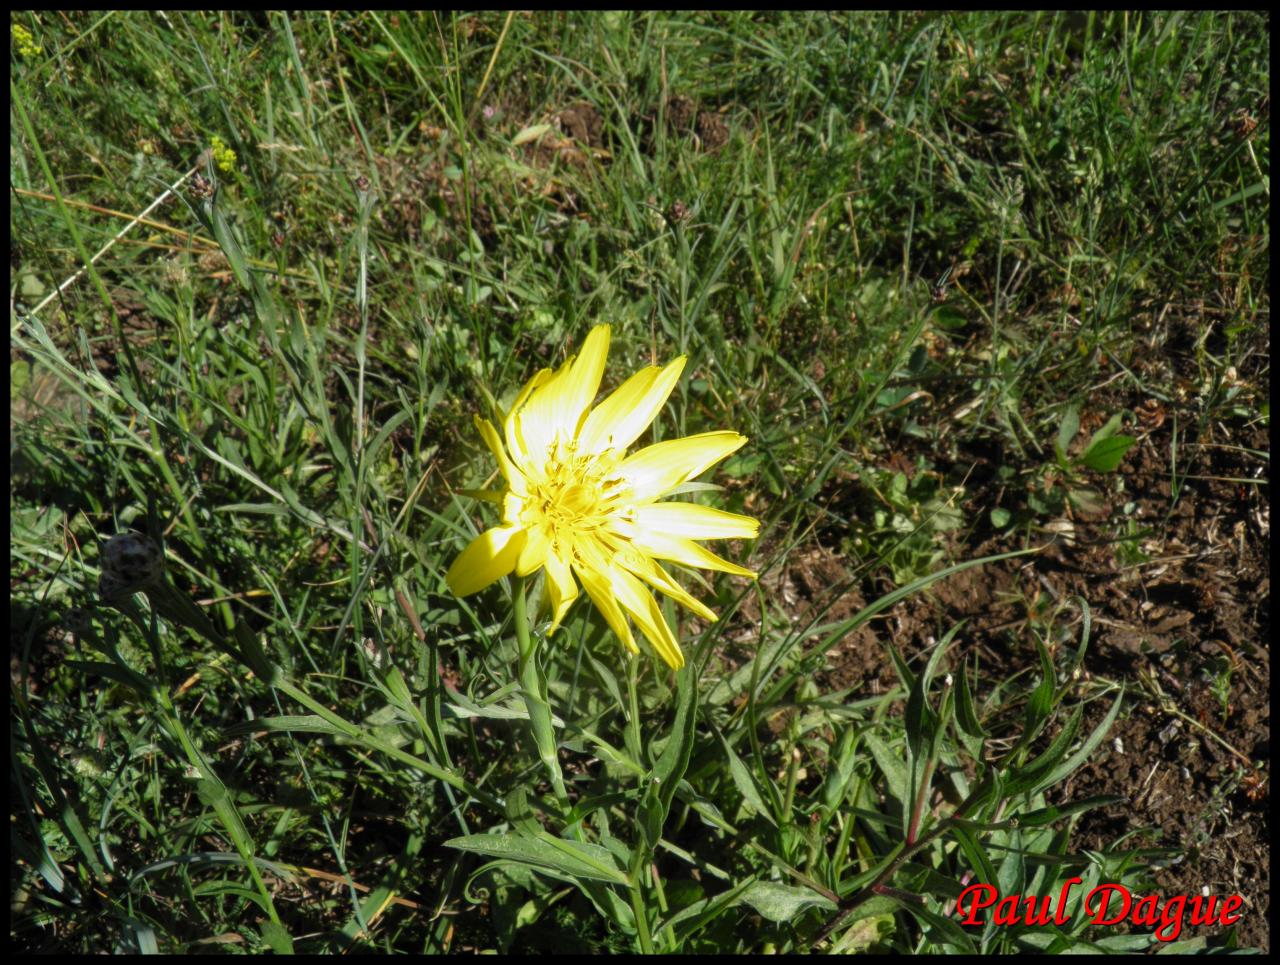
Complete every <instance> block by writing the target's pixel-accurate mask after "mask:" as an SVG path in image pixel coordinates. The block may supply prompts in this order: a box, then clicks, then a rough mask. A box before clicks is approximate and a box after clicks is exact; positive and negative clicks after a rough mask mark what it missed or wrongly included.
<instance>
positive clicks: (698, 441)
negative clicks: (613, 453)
mask: <svg viewBox="0 0 1280 965" xmlns="http://www.w3.org/2000/svg"><path fill="white" fill-rule="evenodd" d="M746 441H747V437H746V436H742V435H739V434H738V433H736V432H728V431H720V432H703V433H700V434H699V435H696V436H685V437H684V438H683V439H669V440H667V441H666V442H658V443H655V444H654V445H652V446H647V447H646V448H644V449H641V450H640V451H639V452H636V453H634V454H632V455H630V456H628V457H627V458H626V459H624V460H623V462H622V464H621V465H620V466H619V467H618V474H619V475H620V476H622V477H623V478H624V479H626V481H627V482H628V483H630V485H631V490H632V494H633V496H634V498H635V499H636V500H637V501H640V502H644V501H646V500H650V499H657V498H658V497H659V496H662V495H664V494H666V493H668V492H670V491H671V490H672V489H674V488H675V487H676V486H679V485H680V484H681V483H682V482H685V481H686V480H689V479H692V478H693V477H694V476H697V475H699V474H700V473H702V472H704V471H705V470H706V469H708V468H709V467H710V466H713V465H715V464H716V463H717V462H719V461H720V460H721V459H723V458H724V457H725V456H727V455H729V454H730V453H732V452H735V451H737V450H738V449H741V448H742V446H743V445H744V444H745V443H746Z"/></svg>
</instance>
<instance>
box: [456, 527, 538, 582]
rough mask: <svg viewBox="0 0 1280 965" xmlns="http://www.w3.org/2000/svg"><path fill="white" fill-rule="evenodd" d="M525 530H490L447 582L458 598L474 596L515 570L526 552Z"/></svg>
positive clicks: (458, 563)
mask: <svg viewBox="0 0 1280 965" xmlns="http://www.w3.org/2000/svg"><path fill="white" fill-rule="evenodd" d="M524 540H525V537H524V530H522V529H520V528H519V527H516V526H497V527H494V528H493V529H486V530H485V531H484V532H483V533H481V534H480V535H479V536H477V537H476V538H475V539H473V540H472V541H471V542H470V543H469V544H468V545H467V548H466V549H464V550H463V551H462V552H461V553H459V554H458V558H457V559H456V560H454V561H453V565H452V566H450V567H449V572H448V573H446V574H445V580H446V581H447V582H448V584H449V589H450V590H451V591H452V592H453V594H454V595H455V596H470V595H471V594H472V593H476V592H478V591H480V590H483V589H484V588H485V587H486V586H488V585H489V584H490V583H492V582H493V581H494V580H500V579H502V578H503V577H504V576H506V575H507V574H508V573H510V572H511V571H512V570H513V569H515V565H516V559H517V557H519V555H520V551H521V550H522V549H523V548H524Z"/></svg>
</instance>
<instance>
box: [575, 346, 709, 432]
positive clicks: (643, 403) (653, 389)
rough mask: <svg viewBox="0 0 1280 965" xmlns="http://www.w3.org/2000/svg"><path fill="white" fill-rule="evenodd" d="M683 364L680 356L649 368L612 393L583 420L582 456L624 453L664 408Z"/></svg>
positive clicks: (642, 370)
mask: <svg viewBox="0 0 1280 965" xmlns="http://www.w3.org/2000/svg"><path fill="white" fill-rule="evenodd" d="M685 361H686V359H685V357H684V356H683V355H681V356H680V357H679V358H677V359H673V360H672V361H671V362H669V363H668V364H667V365H666V366H665V367H663V368H659V367H658V366H656V365H651V366H649V367H648V368H645V369H641V370H640V371H639V372H637V373H636V374H635V375H633V376H631V378H629V379H627V381H625V382H623V383H622V385H620V386H618V388H616V389H614V391H613V392H611V393H610V394H609V396H608V397H607V398H606V399H605V400H604V401H603V402H601V403H600V404H599V405H598V406H596V407H595V409H593V410H592V412H591V414H590V415H589V416H587V421H586V422H584V423H583V425H582V431H581V432H579V433H578V448H579V449H580V450H581V451H583V452H604V451H605V450H608V449H626V448H627V446H629V445H631V443H633V442H635V441H636V440H637V439H638V438H640V434H641V433H642V432H644V430H645V429H647V428H649V425H650V424H651V423H652V422H653V420H654V419H656V418H657V417H658V413H659V412H660V411H662V407H663V406H664V405H666V404H667V399H668V398H670V397H671V392H672V390H673V389H674V388H675V387H676V382H677V381H679V379H680V373H681V372H682V371H683V370H684V364H685Z"/></svg>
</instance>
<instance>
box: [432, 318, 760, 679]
mask: <svg viewBox="0 0 1280 965" xmlns="http://www.w3.org/2000/svg"><path fill="white" fill-rule="evenodd" d="M608 353H609V326H608V325H599V326H597V327H596V328H594V329H592V330H591V333H590V334H589V335H588V336H587V340H586V342H585V343H584V345H583V347H582V353H581V354H580V355H578V356H577V357H576V358H571V359H569V360H568V361H567V362H565V363H564V365H562V366H561V367H560V368H559V369H557V370H556V371H554V372H553V371H552V370H551V369H543V370H542V371H540V372H538V374H537V375H535V376H534V377H533V378H532V379H530V380H529V382H528V384H527V385H526V386H525V387H524V388H523V389H522V390H521V392H520V394H519V395H518V396H517V397H516V400H515V402H514V403H513V404H512V406H511V411H510V412H508V413H507V416H506V419H505V420H504V425H503V429H504V436H505V446H504V439H503V438H502V437H500V436H499V435H498V430H497V429H496V428H495V427H494V426H493V425H492V424H491V423H490V422H488V421H487V420H485V419H480V418H477V419H476V427H477V428H478V429H479V430H480V435H481V436H483V437H484V441H485V444H486V445H488V447H489V449H490V450H491V451H492V452H493V455H494V458H496V459H497V461H498V467H499V468H500V469H501V471H502V476H503V479H504V480H505V481H506V489H505V491H503V492H502V493H500V494H496V495H497V497H498V498H499V499H500V501H501V503H502V509H503V515H502V524H501V525H500V526H495V527H493V528H492V529H488V530H486V531H485V532H483V533H481V534H480V535H479V536H477V537H476V538H475V539H474V540H472V541H471V544H470V545H469V546H467V548H466V549H464V550H463V551H462V553H461V554H460V555H459V556H458V558H457V559H456V560H454V562H453V565H452V566H451V567H449V572H448V574H447V575H446V579H447V580H448V583H449V588H450V589H451V590H452V591H453V592H454V593H456V594H457V595H458V596H467V595H468V594H471V593H475V592H477V591H478V590H482V589H484V588H485V587H486V586H488V585H489V584H490V583H492V582H493V581H494V580H497V579H500V578H502V577H504V576H506V575H507V574H509V573H511V572H512V571H514V572H515V573H516V574H517V575H518V576H528V575H529V574H531V573H535V572H536V571H538V570H539V569H545V570H546V590H547V595H548V598H549V600H550V603H551V610H552V623H551V629H552V630H553V631H554V630H555V628H556V627H557V626H559V625H560V621H561V620H563V619H564V615H565V613H566V612H567V611H568V609H569V606H570V605H571V604H572V603H573V601H574V600H575V599H576V598H577V596H578V583H579V582H581V584H582V586H583V588H585V589H586V591H587V596H588V597H590V598H591V601H592V602H593V603H594V604H595V605H596V607H597V609H599V611H600V613H601V615H602V616H603V617H604V619H605V621H606V622H607V623H608V624H609V627H610V628H611V629H612V630H613V631H614V633H616V634H617V635H618V637H619V638H620V639H621V640H622V642H623V644H624V645H625V646H626V648H627V649H628V650H629V651H631V652H632V653H637V652H638V648H637V646H636V643H635V639H634V638H633V636H632V633H631V626H630V621H631V620H634V621H635V623H636V625H637V626H639V627H640V629H641V631H643V633H644V635H645V637H646V638H647V639H648V640H649V642H650V643H651V644H652V645H653V647H654V649H655V650H657V651H658V654H659V655H660V656H661V657H662V659H663V660H665V661H666V662H667V664H668V665H670V666H671V667H676V668H678V667H682V666H684V654H683V653H681V651H680V645H679V643H677V642H676V638H675V635H674V634H673V633H672V632H671V628H670V627H669V626H668V625H667V621H666V619H665V618H664V617H663V615H662V611H661V610H660V609H659V607H658V603H657V601H656V600H655V599H654V598H653V594H652V593H651V592H650V590H649V588H650V587H652V588H654V589H657V590H661V591H662V592H663V593H665V594H666V595H667V596H669V597H671V598H672V599H673V600H675V601H677V602H678V603H680V604H682V605H684V606H685V607H687V608H688V609H690V610H692V611H693V612H694V613H696V614H698V615H699V616H700V617H703V618H704V619H707V620H714V619H715V618H716V615H715V613H713V612H712V611H711V610H710V609H709V608H708V607H707V606H706V605H705V604H703V603H701V602H700V601H699V600H697V599H695V598H694V597H693V596H691V595H690V594H689V593H688V592H686V591H685V590H684V589H683V588H682V587H681V586H680V585H679V584H678V583H676V582H675V580H673V579H672V578H671V576H670V575H669V574H668V573H667V572H666V571H665V570H664V569H663V568H662V567H661V566H660V565H659V564H658V561H659V560H670V561H672V562H674V563H679V564H682V565H684V566H695V567H700V568H702V569H708V570H721V571H723V572H725V573H736V574H738V575H739V576H748V577H754V576H755V573H753V572H752V571H751V570H748V569H744V568H743V567H741V566H738V565H736V564H734V563H730V562H729V561H728V560H724V559H721V558H720V557H719V556H717V555H716V554H715V553H713V552H711V551H710V550H708V549H706V548H705V547H704V546H701V545H699V544H698V543H697V542H695V540H707V539H729V538H739V539H754V538H755V537H756V535H757V534H758V533H759V531H760V524H759V522H758V521H757V520H754V519H751V518H750V517H748V516H739V515H737V514H735V513H726V512H723V511H721V510H718V509H712V508H711V507H709V506H700V505H697V504H695V503H686V502H659V501H658V500H660V499H661V498H662V497H663V496H666V495H669V494H670V493H671V492H672V490H674V489H676V488H677V487H679V486H680V485H681V484H683V483H684V482H686V481H687V480H689V479H692V478H693V477H695V476H697V475H699V474H700V473H702V472H704V471H705V470H707V469H709V468H710V467H711V466H713V465H715V464H716V463H717V462H719V461H720V460H721V459H723V458H725V457H726V456H728V455H729V454H730V453H732V452H734V451H736V450H737V449H739V448H740V447H741V446H742V445H743V443H745V442H746V441H747V440H746V437H745V436H741V435H739V434H738V433H736V432H729V431H720V432H704V433H701V434H699V435H696V436H686V437H685V438H683V439H671V440H668V441H665V442H659V443H655V444H654V445H651V446H648V447H646V448H644V449H640V450H639V451H637V452H634V453H632V454H631V455H627V452H626V450H627V447H628V446H630V445H631V444H632V443H633V442H635V441H636V439H638V438H639V437H640V435H641V433H643V432H644V431H645V429H647V428H648V427H649V424H650V423H651V422H653V420H654V419H655V418H656V417H657V415H658V412H659V411H660V410H661V409H662V407H663V405H665V404H666V401H667V398H668V397H669V396H670V395H671V391H672V389H674V388H675V385H676V381H677V379H679V377H680V373H681V371H682V370H683V369H684V365H685V357H684V356H681V357H679V358H677V359H674V360H673V361H671V362H670V363H668V364H667V365H666V366H663V367H659V366H656V365H653V366H649V367H648V368H645V369H641V370H640V371H639V372H637V373H636V374H635V375H633V376H631V378H629V379H627V381H625V382H624V383H622V385H620V386H619V387H618V388H617V389H616V390H615V391H614V392H613V393H612V394H610V395H609V396H608V397H607V398H606V399H604V401H603V402H601V403H600V404H599V405H598V406H596V407H595V408H594V409H592V408H591V403H592V401H594V399H595V397H596V392H597V391H598V390H599V388H600V378H601V376H602V374H603V373H604V362H605V357H606V356H607V355H608Z"/></svg>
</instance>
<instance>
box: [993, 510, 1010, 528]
mask: <svg viewBox="0 0 1280 965" xmlns="http://www.w3.org/2000/svg"><path fill="white" fill-rule="evenodd" d="M1011 519H1013V513H1011V512H1009V510H1007V509H1004V508H1002V507H1000V506H996V507H995V508H994V509H992V510H991V525H992V526H994V527H995V528H996V529H1004V528H1005V527H1006V526H1008V525H1009V521H1010V520H1011Z"/></svg>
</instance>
